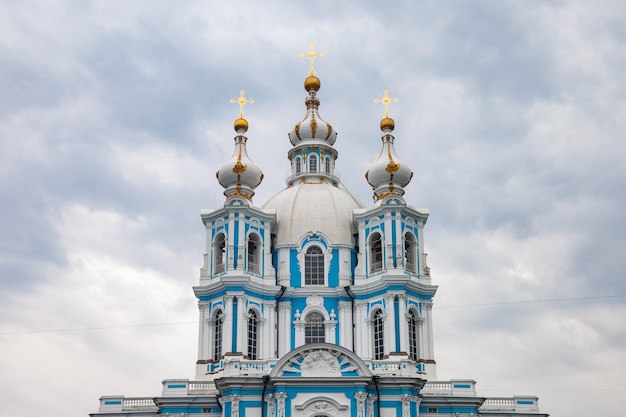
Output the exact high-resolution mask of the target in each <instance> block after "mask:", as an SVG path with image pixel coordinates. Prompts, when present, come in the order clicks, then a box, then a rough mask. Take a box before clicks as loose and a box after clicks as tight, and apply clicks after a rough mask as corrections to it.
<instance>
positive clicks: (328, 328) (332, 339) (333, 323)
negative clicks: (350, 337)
mask: <svg viewBox="0 0 626 417" xmlns="http://www.w3.org/2000/svg"><path fill="white" fill-rule="evenodd" d="M336 318H337V313H335V310H334V309H333V310H330V320H328V321H326V323H324V336H325V339H324V340H326V341H327V343H332V344H334V345H336V344H337V337H336V334H337V332H336V329H337V320H336Z"/></svg>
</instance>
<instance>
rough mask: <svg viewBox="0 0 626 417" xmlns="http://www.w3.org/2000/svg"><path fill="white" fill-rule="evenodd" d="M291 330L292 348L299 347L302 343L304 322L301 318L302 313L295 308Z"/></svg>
mask: <svg viewBox="0 0 626 417" xmlns="http://www.w3.org/2000/svg"><path fill="white" fill-rule="evenodd" d="M292 324H293V331H294V332H295V333H294V338H293V339H294V343H295V344H294V348H297V347H300V346H302V345H304V326H305V324H306V323H305V322H304V320H302V314H300V310H296V313H295V314H294V320H293V322H292Z"/></svg>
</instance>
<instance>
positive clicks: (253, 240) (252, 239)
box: [246, 233, 261, 274]
mask: <svg viewBox="0 0 626 417" xmlns="http://www.w3.org/2000/svg"><path fill="white" fill-rule="evenodd" d="M246 268H247V269H248V271H249V272H253V273H255V274H258V273H259V272H260V271H261V239H260V238H259V235H257V234H256V233H250V235H249V236H248V262H247V263H246Z"/></svg>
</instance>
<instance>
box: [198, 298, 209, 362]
mask: <svg viewBox="0 0 626 417" xmlns="http://www.w3.org/2000/svg"><path fill="white" fill-rule="evenodd" d="M207 307H208V306H207V304H206V302H199V303H198V316H199V317H198V320H199V323H198V359H199V360H202V359H208V358H209V357H208V356H207V355H206V353H207V348H206V345H207V340H206V339H207V330H208V325H209V324H208V323H207V316H206V314H207Z"/></svg>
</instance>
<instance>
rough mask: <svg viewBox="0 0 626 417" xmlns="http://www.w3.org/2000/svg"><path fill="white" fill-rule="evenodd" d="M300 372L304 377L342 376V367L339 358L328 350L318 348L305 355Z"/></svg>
mask: <svg viewBox="0 0 626 417" xmlns="http://www.w3.org/2000/svg"><path fill="white" fill-rule="evenodd" d="M300 372H301V375H302V376H303V377H316V376H326V377H328V376H331V377H340V376H341V368H340V367H339V362H338V361H337V358H335V357H334V356H333V355H331V354H330V353H328V352H326V351H322V350H316V351H314V352H311V353H309V354H308V355H306V356H305V357H304V360H303V361H302V365H300Z"/></svg>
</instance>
